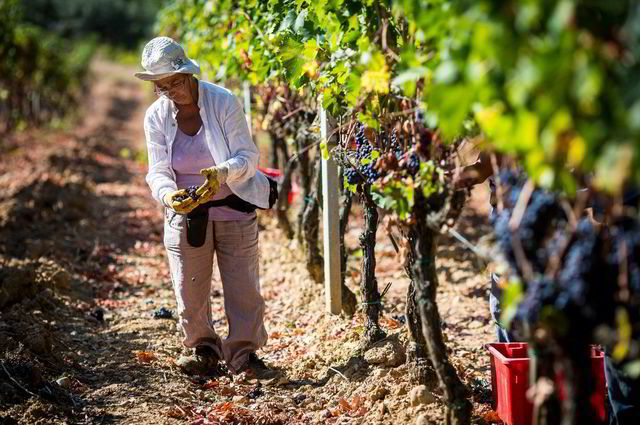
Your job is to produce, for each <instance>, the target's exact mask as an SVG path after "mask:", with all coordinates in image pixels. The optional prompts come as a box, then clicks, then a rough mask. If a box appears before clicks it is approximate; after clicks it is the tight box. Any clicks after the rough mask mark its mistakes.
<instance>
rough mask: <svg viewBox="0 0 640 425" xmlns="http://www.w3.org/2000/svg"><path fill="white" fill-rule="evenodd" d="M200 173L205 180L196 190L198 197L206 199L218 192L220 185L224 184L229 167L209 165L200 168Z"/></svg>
mask: <svg viewBox="0 0 640 425" xmlns="http://www.w3.org/2000/svg"><path fill="white" fill-rule="evenodd" d="M200 174H201V175H203V176H204V178H205V179H206V181H205V182H204V183H203V184H202V186H200V187H199V188H198V190H196V195H198V199H208V198H210V197H211V196H213V195H215V194H216V193H218V191H219V190H220V186H222V185H223V184H225V182H226V181H227V176H228V175H229V169H228V168H227V167H219V166H215V167H210V168H203V169H202V170H200Z"/></svg>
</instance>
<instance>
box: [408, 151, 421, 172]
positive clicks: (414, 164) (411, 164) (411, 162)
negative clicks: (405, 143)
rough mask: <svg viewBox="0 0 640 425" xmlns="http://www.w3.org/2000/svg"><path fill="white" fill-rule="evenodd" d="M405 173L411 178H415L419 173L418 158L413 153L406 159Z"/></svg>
mask: <svg viewBox="0 0 640 425" xmlns="http://www.w3.org/2000/svg"><path fill="white" fill-rule="evenodd" d="M407 171H408V172H409V174H411V175H412V176H415V175H416V174H417V173H418V171H420V157H419V156H418V155H416V154H415V153H414V152H412V153H410V154H409V158H408V159H407Z"/></svg>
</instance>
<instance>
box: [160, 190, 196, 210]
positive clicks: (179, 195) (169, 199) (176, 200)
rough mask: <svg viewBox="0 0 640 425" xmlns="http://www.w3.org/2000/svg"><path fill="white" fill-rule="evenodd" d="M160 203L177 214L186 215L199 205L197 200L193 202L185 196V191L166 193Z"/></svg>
mask: <svg viewBox="0 0 640 425" xmlns="http://www.w3.org/2000/svg"><path fill="white" fill-rule="evenodd" d="M198 199H200V198H198ZM162 202H163V203H164V204H165V205H166V206H167V207H169V208H171V209H172V210H174V211H175V212H177V213H178V214H188V213H190V212H191V211H193V209H194V208H195V207H197V206H198V205H200V203H199V202H198V201H197V200H194V199H193V198H191V197H190V196H189V195H188V194H187V191H186V190H185V189H180V190H176V191H173V192H169V193H167V194H166V195H164V197H163V198H162Z"/></svg>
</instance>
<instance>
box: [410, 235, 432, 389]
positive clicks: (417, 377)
mask: <svg viewBox="0 0 640 425" xmlns="http://www.w3.org/2000/svg"><path fill="white" fill-rule="evenodd" d="M406 240H407V245H408V249H409V251H408V254H407V257H406V258H405V263H404V269H405V271H406V273H407V275H408V276H409V287H408V288H407V299H406V302H407V304H406V307H405V317H406V320H407V328H408V329H409V336H410V337H411V342H410V344H409V346H408V347H407V362H408V364H409V367H408V371H409V378H410V379H411V380H412V381H413V382H414V383H417V384H421V385H426V386H427V387H430V386H432V385H433V383H434V381H435V380H436V374H435V371H434V369H433V365H432V364H431V360H430V359H429V355H428V352H427V341H426V340H425V339H424V334H423V333H422V319H421V318H420V312H419V310H418V304H417V302H416V298H417V294H416V284H415V279H414V276H413V264H414V263H415V259H416V241H417V235H416V230H415V229H413V228H412V229H409V231H408V232H407V235H406Z"/></svg>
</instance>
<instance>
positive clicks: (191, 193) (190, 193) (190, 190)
mask: <svg viewBox="0 0 640 425" xmlns="http://www.w3.org/2000/svg"><path fill="white" fill-rule="evenodd" d="M184 190H185V192H187V193H186V195H179V196H176V197H175V198H174V201H178V202H182V201H184V200H185V199H187V198H191V199H193V200H194V201H197V200H198V195H197V194H196V191H197V190H198V186H196V185H193V186H189V187H187V188H185V189H184Z"/></svg>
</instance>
